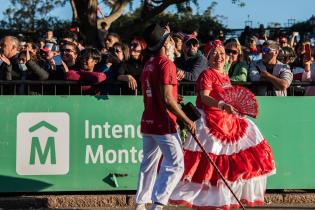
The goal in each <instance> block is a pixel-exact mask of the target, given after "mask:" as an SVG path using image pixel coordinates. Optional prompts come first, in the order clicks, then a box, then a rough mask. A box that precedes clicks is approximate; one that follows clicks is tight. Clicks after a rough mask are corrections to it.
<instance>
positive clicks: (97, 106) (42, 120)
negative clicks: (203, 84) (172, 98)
mask: <svg viewBox="0 0 315 210" xmlns="http://www.w3.org/2000/svg"><path fill="white" fill-rule="evenodd" d="M189 100H190V101H194V100H195V98H194V97H187V98H185V101H189ZM258 100H259V104H260V114H259V117H258V120H255V121H256V123H257V124H258V127H259V128H260V129H261V131H262V133H263V135H264V136H265V137H266V139H267V140H268V141H269V142H270V144H271V146H272V148H273V151H274V155H275V160H276V165H277V174H276V175H274V176H272V177H271V178H270V179H269V180H268V188H269V189H315V178H314V173H315V169H314V168H315V167H314V166H315V165H314V163H313V160H314V157H313V155H314V152H313V149H314V146H315V139H314V136H315V135H314V133H315V129H314V125H315V111H313V110H314V107H315V98H313V97H286V98H285V97H262V98H258ZM0 110H2V112H1V118H0V125H1V126H0V134H1V135H0V166H1V167H0V186H1V187H0V192H42V191H112V190H135V189H136V186H137V173H138V169H139V164H140V161H141V159H142V149H141V134H140V133H139V121H140V117H141V113H142V110H143V105H142V97H135V96H110V97H109V98H106V97H92V96H91V97H89V96H67V97H61V96H60V97H59V96H1V98H0ZM113 174H114V175H113Z"/></svg>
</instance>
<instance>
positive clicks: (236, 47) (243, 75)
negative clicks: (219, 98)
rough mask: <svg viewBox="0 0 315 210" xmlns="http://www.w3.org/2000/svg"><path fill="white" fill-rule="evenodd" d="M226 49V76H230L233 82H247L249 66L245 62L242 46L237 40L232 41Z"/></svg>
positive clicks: (226, 45)
mask: <svg viewBox="0 0 315 210" xmlns="http://www.w3.org/2000/svg"><path fill="white" fill-rule="evenodd" d="M224 48H225V53H226V55H227V61H226V63H225V66H224V72H225V74H227V75H229V77H230V80H231V81H239V82H246V81H247V72H248V64H247V63H246V62H245V61H244V55H243V52H242V46H241V44H240V43H239V42H238V41H237V40H236V39H230V40H228V41H227V42H226V44H225V46H224Z"/></svg>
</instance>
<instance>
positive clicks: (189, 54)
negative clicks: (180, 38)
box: [175, 35, 207, 82]
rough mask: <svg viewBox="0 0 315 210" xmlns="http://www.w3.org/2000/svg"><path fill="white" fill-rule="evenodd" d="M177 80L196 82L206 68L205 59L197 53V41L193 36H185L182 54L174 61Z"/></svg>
mask: <svg viewBox="0 0 315 210" xmlns="http://www.w3.org/2000/svg"><path fill="white" fill-rule="evenodd" d="M175 65H176V67H177V79H178V80H183V79H184V80H186V81H194V82H195V81H196V80H197V78H198V77H199V75H200V73H201V72H202V71H203V70H204V69H206V68H207V59H206V58H205V56H204V55H203V54H202V53H201V52H200V51H199V41H198V40H197V38H196V37H195V36H192V35H187V36H186V37H185V39H184V46H183V54H182V56H181V57H180V58H177V59H176V60H175Z"/></svg>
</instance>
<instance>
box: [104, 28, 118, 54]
mask: <svg viewBox="0 0 315 210" xmlns="http://www.w3.org/2000/svg"><path fill="white" fill-rule="evenodd" d="M117 42H120V38H119V35H118V34H116V33H109V34H108V35H107V37H106V40H105V48H103V49H102V53H103V54H106V53H107V52H108V50H109V48H111V47H113V45H114V44H115V43H117Z"/></svg>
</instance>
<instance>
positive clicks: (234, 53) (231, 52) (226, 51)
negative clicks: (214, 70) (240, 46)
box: [225, 49, 238, 55]
mask: <svg viewBox="0 0 315 210" xmlns="http://www.w3.org/2000/svg"><path fill="white" fill-rule="evenodd" d="M225 53H226V54H228V55H231V54H233V55H237V54H238V51H237V50H231V49H226V50H225Z"/></svg>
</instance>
